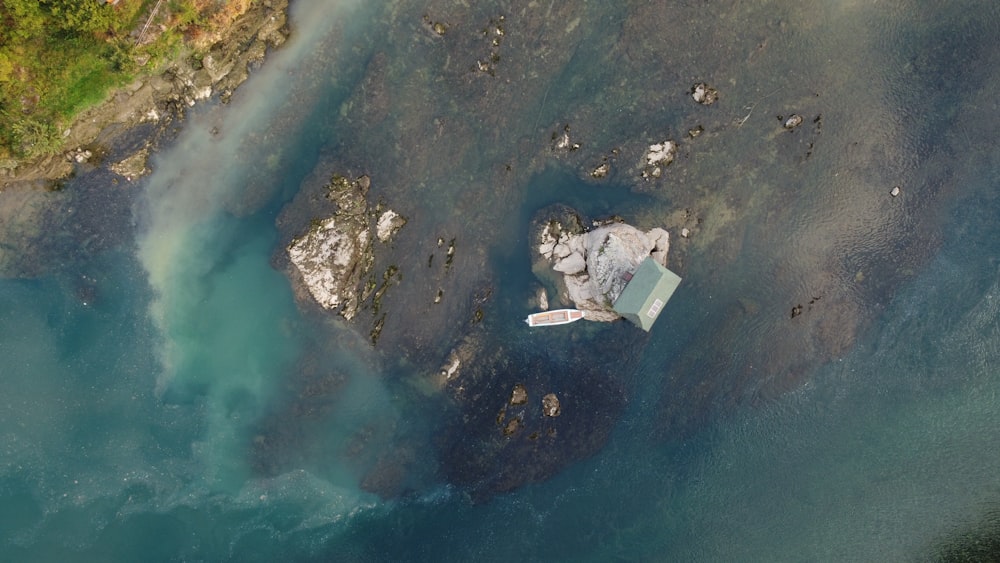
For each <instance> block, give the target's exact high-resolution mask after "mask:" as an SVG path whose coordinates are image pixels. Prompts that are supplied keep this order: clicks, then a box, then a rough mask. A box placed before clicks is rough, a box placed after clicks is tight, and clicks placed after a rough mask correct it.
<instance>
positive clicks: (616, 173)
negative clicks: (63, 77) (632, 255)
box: [0, 0, 1000, 561]
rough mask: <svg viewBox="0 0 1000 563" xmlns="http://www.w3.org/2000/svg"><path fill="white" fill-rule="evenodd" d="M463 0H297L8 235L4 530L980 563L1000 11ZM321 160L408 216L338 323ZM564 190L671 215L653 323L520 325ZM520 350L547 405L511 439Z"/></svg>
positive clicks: (36, 539) (573, 200) (268, 553)
mask: <svg viewBox="0 0 1000 563" xmlns="http://www.w3.org/2000/svg"><path fill="white" fill-rule="evenodd" d="M473 4H475V6H467V5H465V4H464V3H456V2H447V1H439V2H430V3H421V4H420V5H415V4H413V3H410V2H405V1H398V2H385V3H360V2H358V3H352V2H341V3H337V4H336V6H335V7H330V6H328V5H326V3H323V2H308V1H305V0H303V1H301V2H297V3H295V4H294V6H293V17H292V29H293V34H292V38H291V40H290V41H289V43H288V44H287V45H286V46H284V47H283V48H282V49H280V50H279V51H277V52H274V53H272V54H271V56H270V57H269V58H268V59H267V61H266V62H265V64H264V65H263V67H262V68H260V69H257V70H256V71H255V73H254V74H253V75H252V77H251V79H250V80H249V81H248V82H247V83H246V84H245V85H244V86H242V87H241V89H240V90H239V91H237V92H236V94H235V95H234V96H233V98H232V102H231V103H229V104H227V105H221V104H214V103H210V104H206V105H204V106H199V107H196V108H193V109H192V110H191V111H190V112H189V113H188V115H187V116H186V118H185V120H184V123H183V126H182V127H181V129H180V131H179V132H178V133H177V134H176V136H175V137H174V138H172V140H171V141H169V142H168V143H166V145H165V146H164V147H162V149H161V150H160V151H159V152H158V153H157V154H156V155H155V156H154V157H153V159H152V161H151V168H152V169H153V173H152V174H151V175H150V176H148V177H146V178H144V179H142V180H141V181H138V182H135V183H133V184H127V185H126V184H119V183H117V182H114V181H113V178H112V176H111V175H110V173H108V172H106V171H101V170H100V169H98V170H96V171H82V172H81V174H80V175H79V176H78V177H77V178H76V179H74V180H72V181H70V182H69V183H68V184H67V185H66V186H65V188H64V189H63V190H62V191H60V192H54V193H52V194H48V195H44V196H37V197H39V198H42V197H44V198H47V199H45V202H47V204H48V205H50V207H51V208H52V209H55V211H53V212H51V213H50V214H48V215H44V217H46V222H45V227H46V228H45V229H43V230H41V231H40V232H38V233H35V234H34V235H31V236H28V235H25V234H24V231H22V230H16V229H14V228H13V227H11V226H10V225H7V226H3V229H4V232H5V233H6V234H5V235H4V236H5V237H6V238H5V240H4V241H2V242H3V243H4V245H5V246H4V251H5V252H7V251H8V250H7V249H8V248H15V249H17V248H22V247H23V248H31V249H32V252H37V254H36V255H37V256H39V257H44V260H42V259H41V258H39V259H38V261H36V262H41V263H36V262H32V261H31V260H29V258H30V256H29V257H28V258H23V259H21V260H20V261H19V262H18V263H19V264H22V265H23V266H22V267H21V269H20V270H18V271H17V272H14V273H12V274H11V277H9V278H5V279H2V280H0V358H2V363H0V374H2V375H0V451H2V456H0V544H2V546H3V548H2V551H3V553H4V554H5V556H4V557H0V559H10V560H17V561H51V560H61V561H66V560H81V561H91V560H101V561H134V560H150V561H152V560H163V561H171V560H239V561H253V560H262V561H263V560H268V561H272V560H303V561H306V560H316V561H325V560H359V561H368V560H473V559H476V560H480V559H482V560H511V559H514V560H601V561H605V560H611V559H621V560H679V561H697V560H708V561H733V560H761V561H776V560H874V559H883V560H885V559H888V560H898V559H929V560H936V559H949V558H957V559H962V558H966V559H970V560H981V559H983V558H984V557H986V556H988V555H993V556H996V552H995V551H994V550H997V549H1000V525H998V522H1000V519H998V517H997V514H998V513H1000V496H998V494H997V490H998V485H1000V481H998V478H997V474H998V468H1000V450H998V449H997V448H996V444H997V443H998V442H1000V402H998V401H1000V399H998V397H997V392H998V390H1000V379H998V377H1000V372H998V370H997V366H998V365H1000V325H998V314H1000V247H998V243H997V241H998V240H1000V221H998V219H997V218H998V217H1000V197H998V189H1000V157H998V155H1000V152H998V151H997V148H996V143H995V141H994V136H995V131H996V130H997V128H998V126H1000V112H998V111H997V101H996V100H998V99H1000V81H998V80H997V79H996V77H997V76H1000V48H998V47H997V45H996V41H995V37H997V36H998V34H1000V10H998V8H997V7H996V6H995V5H994V4H993V3H991V2H974V1H969V2H958V3H950V4H947V5H943V6H931V7H929V6H927V5H925V4H926V3H921V2H906V1H902V0H900V1H895V2H884V3H882V2H880V3H877V4H871V3H865V2H849V1H843V2H813V3H810V2H806V3H801V2H780V1H776V2H761V3H750V4H747V3H733V4H728V3H709V4H704V3H697V5H687V4H685V3H673V2H634V3H618V4H610V5H607V6H605V5H590V4H587V5H580V6H578V5H576V4H566V5H563V4H560V3H557V2H538V3H530V4H527V5H521V4H508V3H496V4H489V5H484V4H483V3H473ZM435 22H440V23H443V24H444V28H437V31H439V30H441V29H444V30H445V33H444V34H443V35H442V34H439V33H438V32H437V31H436V29H435V26H434V25H433V24H434V23H435ZM700 81H705V82H708V83H710V84H711V85H713V86H714V87H716V88H718V90H719V91H720V100H719V101H718V102H717V103H716V104H714V105H712V106H708V107H706V106H701V105H698V104H696V103H695V102H694V101H693V100H692V99H691V97H690V94H689V91H690V88H691V86H692V85H693V84H694V83H695V82H700ZM792 114H799V115H801V116H803V118H804V120H803V125H801V126H800V127H798V128H796V129H795V130H793V131H786V130H784V128H783V127H782V122H783V121H784V119H786V118H787V117H789V116H790V115H792ZM699 127H700V129H701V131H702V132H701V133H700V134H699V135H697V136H692V135H690V134H689V133H688V131H689V130H693V129H696V128H699ZM563 133H568V134H569V136H570V138H571V139H572V141H573V142H574V143H579V147H578V148H576V149H575V150H565V149H563V148H560V147H557V146H556V145H555V144H554V143H553V139H556V138H558V137H559V136H560V135H562V134H563ZM139 134H140V133H136V134H135V135H139ZM666 139H674V140H676V141H678V142H679V143H680V152H679V154H678V158H677V160H676V161H675V162H674V164H672V165H671V166H670V167H669V168H667V169H665V171H664V172H663V175H662V177H660V178H656V179H643V178H642V175H641V173H642V166H643V164H644V153H645V151H646V149H647V147H648V146H649V145H650V144H652V143H656V142H661V141H664V140H666ZM134 143H135V139H134V138H131V137H129V138H123V139H122V140H120V141H119V145H118V146H114V147H110V151H111V153H112V154H116V153H115V151H120V152H122V153H125V152H127V151H128V150H129V146H131V145H132V144H134ZM602 163H608V164H609V165H610V170H611V173H610V174H609V175H608V177H607V178H604V179H594V178H592V177H591V175H590V172H591V171H592V170H594V169H595V168H596V167H597V166H598V165H600V164H602ZM334 173H341V174H345V175H361V174H366V175H368V176H369V177H370V178H371V182H372V188H371V192H370V194H369V196H370V199H371V200H372V202H373V204H374V202H379V201H381V202H382V203H383V205H387V206H389V207H391V208H392V209H394V210H396V211H398V212H400V213H402V214H403V215H404V216H406V217H407V219H408V223H407V225H406V226H405V227H404V228H403V229H402V230H401V231H400V233H399V235H398V236H397V238H396V239H395V240H394V241H393V242H392V243H391V244H389V245H386V246H385V247H380V251H379V255H378V257H377V259H376V264H375V267H376V271H377V272H378V274H377V275H381V272H382V271H384V270H385V269H386V268H388V267H390V266H392V267H394V268H396V269H398V271H399V272H400V275H399V276H398V277H397V278H395V280H396V281H395V282H393V284H392V285H391V287H389V289H388V290H387V291H386V293H385V296H384V299H382V301H381V304H380V305H379V307H378V308H375V307H370V308H366V309H363V310H362V311H361V313H359V315H358V317H357V318H356V319H355V320H353V321H352V322H350V323H348V322H345V321H344V320H343V319H341V318H339V317H334V316H331V315H328V314H325V313H323V312H322V311H320V310H319V309H318V308H317V307H315V306H313V305H310V304H309V302H308V301H307V300H303V299H301V297H302V296H300V299H298V300H297V299H296V295H295V288H294V287H293V285H292V284H290V283H289V278H288V277H287V276H286V275H285V273H286V266H287V261H286V259H285V258H284V254H283V249H284V247H285V245H287V244H288V242H289V241H290V240H291V238H292V237H294V236H298V235H300V234H301V233H302V232H304V231H305V230H306V229H308V228H309V224H310V222H311V221H312V220H313V219H316V218H317V217H316V216H315V215H317V214H319V213H320V209H328V208H323V207H322V206H321V205H319V204H316V203H315V201H316V199H315V198H314V194H321V193H322V190H323V188H322V186H323V185H324V184H325V183H326V182H327V181H328V180H329V178H330V176H331V175H332V174H334ZM895 186H899V187H900V195H899V196H898V197H892V196H890V190H891V189H892V188H893V187H895ZM0 195H4V197H8V198H9V197H12V196H10V195H9V194H0ZM317 197H318V196H317ZM310 198H314V199H312V200H311V199H310ZM320 199H321V198H320ZM7 201H10V200H7ZM310 202H312V203H310ZM560 205H561V206H569V207H571V208H573V209H575V210H576V211H577V212H579V213H580V214H581V215H582V216H584V217H585V219H588V220H589V219H601V218H606V217H608V216H610V215H618V216H620V217H621V218H623V219H624V220H625V221H627V222H629V223H631V224H634V225H637V226H639V227H642V228H652V227H656V226H662V227H665V228H667V229H668V230H669V231H670V232H671V235H672V250H671V255H670V258H669V260H670V267H671V268H672V269H673V270H675V271H677V272H678V273H680V274H681V275H682V276H683V277H684V282H683V284H682V285H681V287H680V289H679V290H678V292H677V293H676V294H675V296H674V297H673V298H672V299H671V301H670V303H669V304H668V306H667V307H666V309H665V312H664V315H663V316H662V317H661V319H660V321H659V322H658V323H657V325H656V326H655V327H654V329H653V330H652V332H651V333H650V334H649V335H645V334H642V333H641V332H640V331H638V330H636V329H634V328H633V327H631V326H629V325H626V324H624V323H617V324H613V325H598V324H596V323H577V324H575V325H570V326H568V327H560V328H558V329H552V330H553V331H559V332H546V333H533V332H529V331H527V330H526V329H525V328H524V327H523V325H522V323H521V322H520V320H521V319H522V318H523V317H524V315H525V314H527V313H528V312H530V311H531V310H532V308H533V307H534V304H533V301H532V299H533V296H534V295H535V292H536V290H537V289H538V288H539V287H550V288H551V287H552V286H551V278H548V277H546V276H545V275H544V272H539V271H538V269H537V267H536V268H535V269H534V270H533V264H532V260H533V256H532V243H531V241H530V229H531V227H532V225H533V224H535V223H536V222H537V221H539V220H541V219H542V218H543V217H544V215H545V213H548V212H551V210H553V209H555V208H556V207H554V206H560ZM25 209H28V208H27V207H25ZM560 209H563V208H560ZM67 217H68V218H67ZM18 229H20V227H18ZM681 229H688V230H689V232H690V237H688V238H684V237H681V236H680V232H681ZM15 231H16V232H15ZM439 238H441V239H442V240H443V241H446V242H448V243H449V244H450V243H451V242H452V241H454V244H455V248H456V251H455V254H454V257H453V260H449V261H448V263H446V262H445V260H446V255H445V253H444V250H443V248H442V247H440V246H439V244H438V242H437V240H438V239H439ZM25 241H29V242H30V244H29V243H28V242H25ZM38 249H41V250H38ZM26 256H27V255H26ZM431 256H433V258H431ZM29 266H30V267H29ZM539 274H541V275H539ZM387 279H388V278H387ZM439 294H440V295H443V299H442V301H441V303H439V304H434V302H433V300H434V297H435V295H439ZM793 311H794V313H793ZM381 322H384V326H382V327H381V333H380V335H379V336H378V338H377V344H375V345H373V344H372V336H371V335H372V332H371V331H372V329H373V327H375V326H376V325H378V324H379V323H381ZM457 346H458V347H461V346H466V347H467V348H466V349H468V348H471V349H474V350H475V351H476V352H475V354H476V355H475V356H474V358H475V361H474V362H472V365H470V366H467V367H466V368H465V369H466V370H467V371H465V372H463V373H465V374H467V375H463V376H462V377H464V378H465V379H462V380H460V381H459V382H457V383H454V384H449V385H445V386H442V384H441V381H440V378H439V377H438V370H439V369H440V366H441V365H442V364H444V362H445V360H446V358H447V356H448V353H449V352H450V351H451V350H452V349H454V348H455V347H457ZM514 383H524V384H525V385H527V386H528V388H529V392H530V393H532V399H533V400H537V396H536V395H535V394H536V393H537V394H538V396H540V395H541V394H542V393H545V392H550V391H551V392H556V393H557V394H558V395H559V396H560V400H561V402H562V409H563V412H562V414H561V415H560V417H558V418H557V419H554V420H551V421H549V420H547V419H545V418H544V417H541V416H540V415H537V416H536V417H535V418H532V416H533V415H532V414H531V412H532V411H530V410H528V411H526V412H525V414H524V416H525V419H524V420H525V430H524V432H523V433H522V434H520V435H515V436H513V437H511V438H505V437H504V436H503V435H502V433H501V432H500V431H499V430H498V427H497V425H496V423H495V419H496V418H497V417H498V413H497V411H498V409H500V408H501V407H502V406H503V405H504V404H505V403H506V401H507V400H508V398H509V396H510V389H511V388H512V386H513V384H514ZM511 412H513V411H511ZM504 413H505V416H506V411H504ZM511 416H513V415H511ZM533 425H534V426H533ZM532 432H534V433H535V434H533V435H532V436H533V437H532V438H530V439H529V438H528V437H527V436H528V433H532Z"/></svg>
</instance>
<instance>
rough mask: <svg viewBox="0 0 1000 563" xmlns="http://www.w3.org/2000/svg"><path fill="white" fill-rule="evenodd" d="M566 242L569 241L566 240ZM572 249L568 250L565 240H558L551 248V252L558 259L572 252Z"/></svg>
mask: <svg viewBox="0 0 1000 563" xmlns="http://www.w3.org/2000/svg"><path fill="white" fill-rule="evenodd" d="M560 240H562V239H560ZM566 242H569V241H568V240H567V241H566ZM572 253H573V251H572V250H570V248H569V245H568V244H566V243H565V242H560V243H559V244H557V245H556V247H555V248H553V249H552V254H553V255H555V256H556V257H557V258H559V259H560V260H561V259H563V258H565V257H567V256H569V255H570V254H572Z"/></svg>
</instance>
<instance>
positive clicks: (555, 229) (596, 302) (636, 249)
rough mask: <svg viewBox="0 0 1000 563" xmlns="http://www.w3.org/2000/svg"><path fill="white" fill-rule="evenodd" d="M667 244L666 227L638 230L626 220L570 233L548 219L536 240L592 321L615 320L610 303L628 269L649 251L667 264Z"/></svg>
mask: <svg viewBox="0 0 1000 563" xmlns="http://www.w3.org/2000/svg"><path fill="white" fill-rule="evenodd" d="M669 249H670V235H669V234H668V233H667V231H665V230H663V229H660V228H655V229H651V230H649V231H647V232H642V231H640V230H639V229H637V228H635V227H633V226H631V225H627V224H624V223H613V224H609V225H604V226H601V227H598V228H596V229H594V230H592V231H590V232H585V233H573V232H571V231H570V230H567V229H564V228H563V227H562V225H561V224H559V223H558V222H556V221H552V222H549V223H548V224H546V225H545V226H544V227H543V228H542V232H541V234H540V235H539V245H538V252H539V254H541V255H542V257H544V258H545V259H546V260H547V261H549V262H550V263H551V264H552V269H553V270H555V271H556V272H559V273H561V274H563V279H562V281H563V283H564V284H565V287H566V297H567V298H568V299H569V300H570V301H572V302H573V303H574V304H575V305H576V307H577V308H578V309H582V310H585V311H587V317H586V318H587V319H588V320H593V321H613V320H616V319H618V318H619V315H618V314H617V313H615V312H614V310H613V309H612V305H613V304H614V302H615V300H616V299H617V298H618V296H619V295H621V292H622V290H623V289H625V285H626V284H628V280H629V278H630V277H631V274H632V272H633V271H635V269H636V268H637V267H638V266H639V264H640V263H641V262H642V261H643V260H645V259H646V257H647V256H652V257H653V259H654V260H656V261H657V262H659V263H660V264H662V265H664V266H666V262H667V252H668V251H669Z"/></svg>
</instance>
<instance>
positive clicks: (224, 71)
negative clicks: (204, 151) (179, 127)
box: [0, 0, 289, 207]
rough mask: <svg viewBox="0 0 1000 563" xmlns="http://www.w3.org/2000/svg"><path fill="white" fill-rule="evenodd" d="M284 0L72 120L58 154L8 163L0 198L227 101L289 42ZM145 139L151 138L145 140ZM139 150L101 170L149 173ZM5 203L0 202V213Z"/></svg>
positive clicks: (39, 185)
mask: <svg viewBox="0 0 1000 563" xmlns="http://www.w3.org/2000/svg"><path fill="white" fill-rule="evenodd" d="M287 17H288V0H262V1H260V2H254V3H252V4H251V5H250V7H249V8H248V9H247V11H246V12H245V13H243V14H242V15H241V16H239V17H238V18H236V19H235V20H234V21H233V23H232V24H231V25H230V26H229V27H228V28H227V29H225V30H222V31H221V32H220V35H221V37H222V38H221V39H220V40H219V41H218V42H216V43H215V44H213V45H212V46H211V47H210V48H209V49H208V51H207V52H206V53H205V54H204V55H203V56H201V55H198V56H196V55H195V54H194V53H192V52H191V51H190V50H185V51H183V52H182V53H181V54H180V55H179V56H178V57H177V58H176V59H174V60H173V61H171V62H170V63H168V64H166V65H164V68H163V69H162V70H158V71H156V72H153V73H150V74H148V75H146V76H143V77H140V78H138V79H136V80H135V81H134V82H133V83H131V84H129V85H128V86H125V87H123V88H121V89H119V90H117V91H115V92H113V93H111V94H109V96H108V97H107V99H106V100H105V101H104V102H103V103H101V104H99V105H97V106H95V107H93V108H90V109H88V110H86V111H84V112H82V113H81V114H80V115H78V116H76V118H75V120H74V121H73V123H72V124H71V125H70V126H69V127H67V128H66V130H65V131H64V132H63V136H64V146H65V147H66V149H65V150H64V151H63V152H62V153H61V154H55V155H50V156H46V157H42V158H38V159H35V160H28V161H18V162H8V163H5V165H4V167H2V168H0V194H2V193H4V192H7V191H13V190H24V189H29V190H30V189H52V188H53V187H54V186H57V185H58V182H60V181H61V180H63V179H65V178H66V177H68V176H70V175H71V174H73V172H74V170H75V167H76V166H78V165H81V164H84V163H86V162H88V161H89V160H91V159H93V158H95V156H97V155H100V154H103V153H104V152H105V151H106V147H107V146H109V145H111V144H112V143H113V142H114V140H115V139H116V138H119V137H121V136H122V135H124V134H126V133H127V132H128V131H130V130H131V129H133V128H135V127H137V126H140V125H144V124H153V125H154V126H157V127H166V126H168V125H169V124H170V123H171V122H173V121H175V120H179V119H183V114H184V112H185V111H186V110H187V108H189V107H191V106H193V105H195V103H197V102H198V101H200V100H205V99H208V98H211V97H213V96H218V97H219V99H220V100H221V101H222V102H226V101H228V99H229V97H230V96H231V95H232V93H233V91H234V90H235V89H236V88H237V87H238V86H239V85H240V84H242V83H243V82H244V81H245V80H246V79H247V78H248V77H249V75H250V72H251V69H252V67H253V66H254V65H256V64H259V63H260V62H261V61H262V60H263V58H264V56H265V54H266V52H267V50H268V49H271V48H275V47H278V46H280V45H282V44H283V43H284V42H285V40H286V39H287V38H288V35H289V28H288V24H287ZM151 137H152V136H151ZM154 149H155V147H154V146H153V140H152V139H151V140H150V141H149V142H148V143H147V145H146V146H144V147H142V148H141V149H139V150H137V151H135V152H134V153H133V154H132V155H129V156H128V157H126V158H124V159H120V160H118V161H116V162H111V163H103V162H102V163H101V165H107V166H108V167H109V168H110V169H111V170H112V171H114V172H115V173H116V174H118V175H119V176H120V177H122V178H123V179H125V180H126V181H129V180H132V179H134V178H136V177H138V176H141V175H143V174H146V173H148V172H149V169H148V167H147V166H146V158H147V157H148V155H149V153H150V152H151V151H152V150H154ZM3 206H5V201H4V200H3V199H0V207H3Z"/></svg>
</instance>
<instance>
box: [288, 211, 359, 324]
mask: <svg viewBox="0 0 1000 563" xmlns="http://www.w3.org/2000/svg"><path fill="white" fill-rule="evenodd" d="M367 242H368V232H367V231H362V232H361V233H359V234H358V236H357V238H354V237H351V236H349V235H348V234H346V233H343V232H340V231H339V230H337V228H336V218H334V217H330V218H329V219H326V220H324V221H321V222H320V223H319V224H318V225H316V226H315V227H313V228H312V229H311V230H310V231H309V232H308V233H306V234H305V236H303V237H301V238H298V239H296V240H294V241H292V244H290V245H289V247H288V258H289V259H290V260H291V262H292V264H294V265H295V267H296V268H298V270H299V272H300V273H301V274H302V277H303V279H304V281H305V285H306V287H307V288H308V289H309V293H310V294H312V296H313V299H315V300H316V302H317V303H319V304H320V305H321V306H322V307H323V308H325V309H333V308H336V307H339V306H341V305H342V304H343V303H344V297H345V296H344V295H343V291H344V289H345V288H343V287H342V285H343V280H344V279H345V278H346V277H347V276H344V275H343V274H344V271H345V270H347V269H348V266H349V265H350V264H351V262H352V261H353V260H354V259H355V257H356V255H357V253H358V251H359V250H360V249H361V248H363V247H364V245H365V244H366V243H367Z"/></svg>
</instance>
